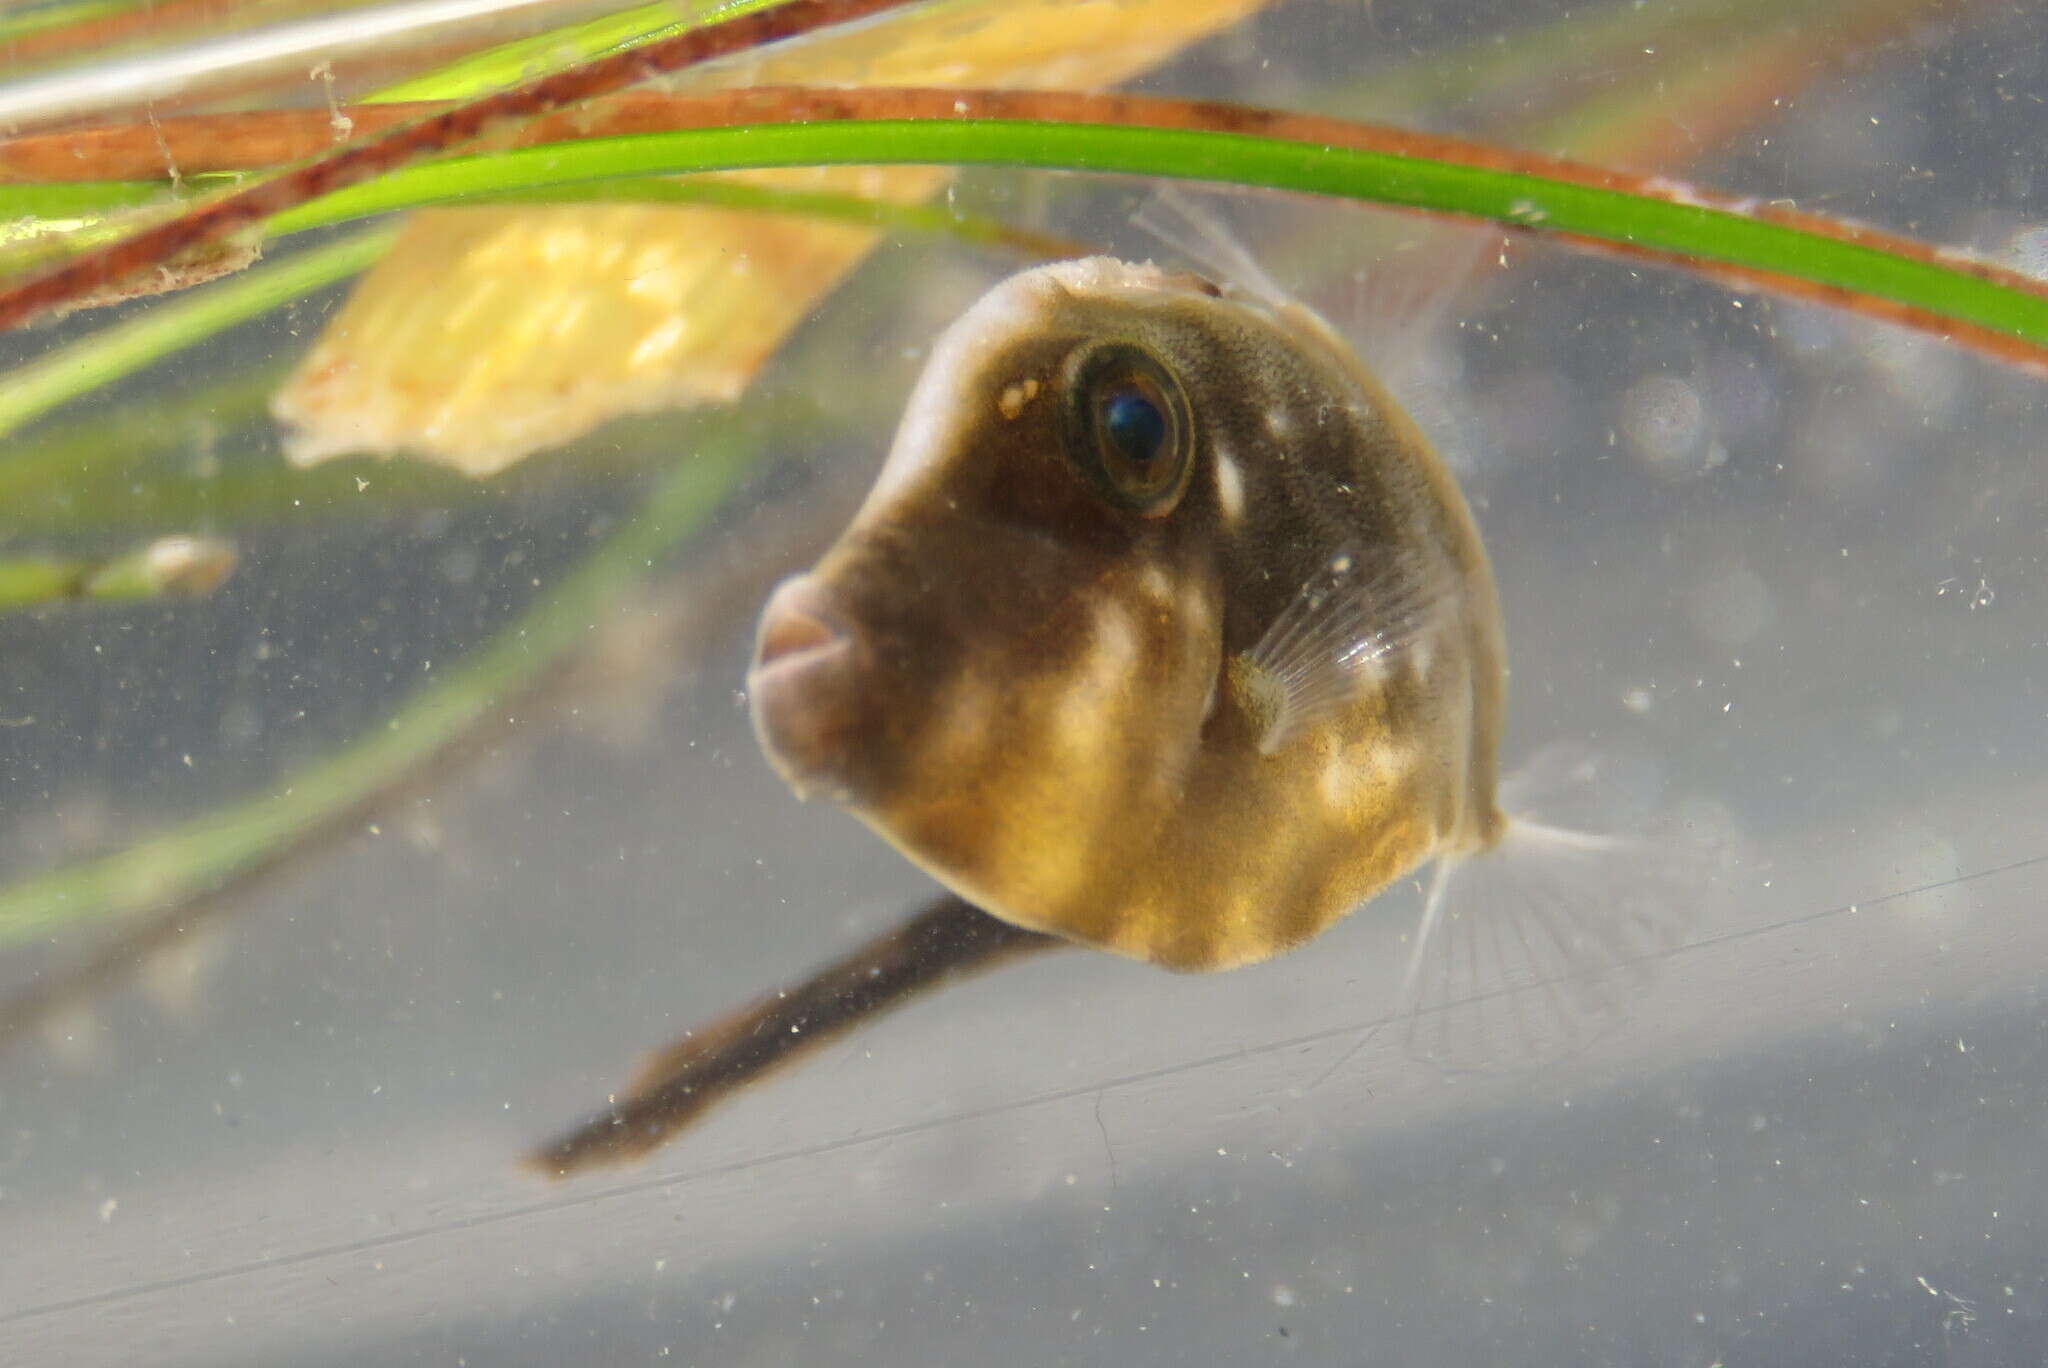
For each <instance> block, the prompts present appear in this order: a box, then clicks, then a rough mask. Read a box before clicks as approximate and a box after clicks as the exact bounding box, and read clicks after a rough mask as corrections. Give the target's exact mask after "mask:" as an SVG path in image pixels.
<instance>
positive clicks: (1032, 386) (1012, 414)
mask: <svg viewBox="0 0 2048 1368" xmlns="http://www.w3.org/2000/svg"><path fill="white" fill-rule="evenodd" d="M1037 397H1038V381H1037V380H1035V379H1033V378H1030V377H1028V376H1027V377H1026V378H1025V379H1022V380H1012V381H1011V382H1010V383H1009V384H1007V385H1005V386H1003V392H1002V394H1001V395H1000V396H998V397H997V399H996V409H997V410H998V411H999V412H1000V413H1001V414H1002V415H1003V417H1005V418H1008V419H1011V420H1013V421H1014V420H1015V419H1016V417H1017V415H1018V414H1020V413H1022V412H1024V406H1025V405H1026V404H1028V403H1030V402H1031V401H1032V400H1033V399H1036V398H1037Z"/></svg>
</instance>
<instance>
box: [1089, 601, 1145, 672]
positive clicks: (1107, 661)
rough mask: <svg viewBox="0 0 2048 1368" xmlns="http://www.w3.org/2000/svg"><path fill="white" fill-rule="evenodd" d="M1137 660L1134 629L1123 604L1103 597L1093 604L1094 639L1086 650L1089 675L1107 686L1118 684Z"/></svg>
mask: <svg viewBox="0 0 2048 1368" xmlns="http://www.w3.org/2000/svg"><path fill="white" fill-rule="evenodd" d="M1137 663H1138V629H1137V626H1136V625H1135V624H1134V623H1133V622H1132V621H1131V615H1130V613H1129V612H1128V611H1126V610H1125V608H1124V606H1123V605H1122V604H1120V603H1117V602H1114V601H1105V602H1102V603H1099V604H1097V605H1096V607H1095V641H1094V644H1093V646H1092V648H1091V651H1090V658H1089V662H1088V665H1089V671H1088V673H1089V678H1090V679H1091V680H1093V681H1094V682H1095V683H1096V684H1098V685H1100V686H1104V687H1107V688H1111V689H1114V688H1117V687H1119V686H1120V685H1121V684H1122V683H1123V681H1124V680H1125V679H1127V678H1128V677H1129V676H1130V674H1131V672H1132V670H1133V668H1134V667H1135V666H1136V665H1137Z"/></svg>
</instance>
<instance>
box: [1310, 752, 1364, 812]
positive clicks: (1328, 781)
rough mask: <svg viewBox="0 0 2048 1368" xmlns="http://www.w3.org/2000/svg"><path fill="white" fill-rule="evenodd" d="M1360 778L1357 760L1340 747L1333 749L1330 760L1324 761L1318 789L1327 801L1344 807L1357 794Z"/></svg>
mask: <svg viewBox="0 0 2048 1368" xmlns="http://www.w3.org/2000/svg"><path fill="white" fill-rule="evenodd" d="M1360 778H1361V775H1360V773H1359V766H1358V764H1357V762H1356V761H1355V760H1354V759H1353V758H1352V757H1351V756H1350V755H1349V754H1348V753H1347V752H1346V751H1345V750H1343V749H1342V748H1339V749H1337V750H1334V751H1332V752H1331V753H1330V758H1329V760H1328V761H1326V762H1325V763H1324V765H1323V772H1322V774H1321V776H1320V777H1319V780H1318V783H1317V789H1318V790H1319V791H1320V792H1321V794H1322V798H1323V801H1324V802H1325V803H1328V804H1329V805H1330V806H1331V807H1333V808H1336V807H1344V806H1346V805H1348V804H1349V803H1350V802H1351V801H1352V799H1353V797H1354V796H1355V795H1356V793H1357V790H1358V781H1359V779H1360Z"/></svg>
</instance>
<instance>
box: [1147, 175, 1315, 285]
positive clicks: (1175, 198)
mask: <svg viewBox="0 0 2048 1368" xmlns="http://www.w3.org/2000/svg"><path fill="white" fill-rule="evenodd" d="M1131 222H1132V223H1133V224H1135V225H1136V226H1137V227H1139V228H1141V229H1143V230H1144V231H1145V232H1147V233H1149V234H1151V235H1152V236H1153V237H1155V238H1157V239H1159V241H1161V242H1162V243H1164V244H1166V245H1167V246H1168V247H1171V248H1172V249H1173V250H1174V251H1176V252H1178V253H1180V254H1181V255H1182V256H1183V257H1185V258H1187V260H1188V262H1189V263H1190V264H1191V265H1193V266H1195V267H1196V268H1197V269H1199V270H1201V271H1203V272H1204V273H1206V274H1207V275H1208V276H1209V278H1210V279H1211V280H1213V281H1215V282H1216V283H1217V284H1218V285H1227V286H1230V287H1231V288H1232V289H1234V290H1237V291H1239V292H1240V293H1243V294H1248V295H1252V296H1254V297H1255V298H1258V299H1263V300H1265V301H1266V302H1267V303H1270V304H1280V303H1285V302H1288V301H1289V299H1290V296H1289V295H1288V293H1287V292H1286V291H1285V290H1283V289H1281V288H1280V285H1279V282H1277V281H1275V280H1274V279H1273V277H1272V276H1271V275H1270V274H1268V273H1267V271H1266V268H1265V267H1263V266H1261V265H1260V264H1259V259H1258V258H1257V257H1255V256H1253V255H1252V253H1251V249H1250V248H1248V247H1246V246H1245V245H1244V240H1243V239H1242V238H1240V237H1238V236H1237V234H1235V233H1233V232H1232V231H1231V230H1230V226H1229V225H1228V224H1226V223H1225V222H1224V221H1223V216H1222V215H1221V214H1219V213H1217V212H1216V211H1215V210H1214V209H1212V208H1211V207H1209V206H1208V205H1205V204H1201V203H1198V202H1197V201H1196V200H1195V198H1194V197H1193V196H1192V195H1190V194H1189V193H1188V192H1187V191H1185V190H1183V189H1181V188H1180V187H1179V186H1175V185H1164V186H1161V187H1160V188H1159V189H1157V190H1155V191H1153V192H1152V194H1151V196H1150V197H1149V198H1147V199H1146V201H1145V202H1144V203H1143V204H1141V205H1139V206H1138V209H1137V212H1136V213H1134V214H1132V215H1131Z"/></svg>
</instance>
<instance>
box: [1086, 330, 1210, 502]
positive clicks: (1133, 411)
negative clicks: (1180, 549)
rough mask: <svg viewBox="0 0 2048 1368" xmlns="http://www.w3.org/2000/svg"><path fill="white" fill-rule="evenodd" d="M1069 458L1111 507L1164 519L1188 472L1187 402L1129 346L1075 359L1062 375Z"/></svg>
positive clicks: (1092, 350) (1160, 370)
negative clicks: (1064, 387)
mask: <svg viewBox="0 0 2048 1368" xmlns="http://www.w3.org/2000/svg"><path fill="white" fill-rule="evenodd" d="M1066 409H1067V426H1068V446H1069V455H1070V456H1071V457H1072V458H1073V460H1074V461H1075V462H1076V463H1077V464H1079V465H1080V466H1081V468H1082V469H1083V470H1084V471H1085V472H1086V473H1087V474H1088V476H1089V478H1090V479H1091V480H1092V481H1093V482H1094V483H1095V485H1096V487H1097V488H1098V489H1100V490H1101V491H1102V493H1103V494H1104V495H1106V496H1107V497H1108V499H1109V500H1110V502H1112V503H1114V504H1116V505H1118V506H1119V507H1122V508H1127V509H1129V510H1130V511H1132V512H1133V513H1138V514H1141V515H1143V516H1145V517H1151V518H1157V517H1163V516H1165V515H1166V514H1167V513H1169V512H1171V511H1172V510H1173V506H1174V505H1175V504H1176V503H1178V502H1179V501H1180V496H1181V492H1182V491H1183V490H1184V489H1186V488H1187V480H1188V470H1189V467H1190V466H1191V465H1192V464H1193V462H1192V460H1191V459H1190V456H1191V453H1192V451H1193V446H1194V443H1193V440H1192V436H1193V434H1192V431H1191V429H1192V427H1193V424H1192V423H1191V422H1190V420H1189V415H1188V405H1187V398H1186V396H1185V395H1184V394H1182V392H1181V388H1180V385H1179V383H1178V382H1177V381H1176V380H1175V379H1174V378H1173V375H1172V374H1171V373H1170V372H1169V371H1168V370H1167V369H1166V368H1165V367H1164V366H1162V365H1160V364H1159V363H1158V362H1157V361H1155V360H1153V359H1152V357H1151V356H1150V355H1148V354H1147V353H1146V352H1144V351H1142V350H1140V349H1139V348H1137V347H1134V346H1131V345H1130V344H1128V343H1123V342H1112V343H1106V344H1103V345H1100V346H1094V347H1085V348H1083V349H1081V350H1080V351H1078V352H1076V353H1075V355H1074V357H1073V358H1072V359H1071V360H1070V361H1069V362H1068V367H1067V403H1066Z"/></svg>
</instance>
